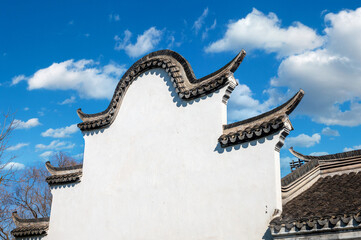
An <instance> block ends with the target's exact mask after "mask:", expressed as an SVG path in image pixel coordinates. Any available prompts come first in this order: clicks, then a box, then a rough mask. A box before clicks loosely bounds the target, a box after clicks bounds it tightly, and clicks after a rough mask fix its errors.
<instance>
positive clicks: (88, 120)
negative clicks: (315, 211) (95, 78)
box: [77, 50, 246, 130]
mask: <svg viewBox="0 0 361 240" xmlns="http://www.w3.org/2000/svg"><path fill="white" fill-rule="evenodd" d="M245 55H246V52H245V51H244V50H242V51H241V52H240V53H239V54H238V55H237V56H236V57H235V58H234V59H233V60H232V61H230V62H229V63H228V64H227V65H225V66H224V67H222V68H221V69H219V70H217V71H216V72H214V73H212V74H209V75H207V76H205V77H203V78H199V79H197V78H196V77H195V75H194V73H193V70H192V67H191V66H190V64H189V63H188V61H187V60H186V59H185V58H183V57H182V56H181V55H180V54H178V53H176V52H173V51H171V50H161V51H156V52H153V53H150V54H148V55H146V56H145V57H143V58H141V59H140V60H138V61H137V62H136V63H134V64H133V65H132V66H131V67H130V68H129V70H128V71H127V72H126V73H125V74H124V75H123V77H122V78H121V79H120V81H119V83H118V85H117V87H116V89H115V92H114V95H113V98H112V100H111V101H110V104H109V106H108V108H107V109H106V110H105V111H103V112H100V113H96V114H85V113H83V112H82V111H81V109H78V111H77V113H78V115H79V117H80V119H81V120H83V122H82V123H79V124H78V127H79V128H80V129H81V130H93V129H98V128H103V127H107V126H109V125H111V124H112V123H113V121H114V119H115V117H116V115H117V112H118V110H119V108H120V105H121V102H122V99H123V97H124V95H125V93H126V92H127V89H128V87H129V86H130V85H131V84H132V82H133V81H134V80H135V79H136V78H137V77H138V76H139V75H140V74H142V73H143V72H145V71H148V70H151V69H156V68H161V69H164V70H165V71H166V72H168V74H169V75H170V76H171V80H172V81H173V84H174V87H175V89H176V91H177V93H178V95H179V97H180V98H181V99H183V100H185V101H189V100H192V99H196V98H199V97H202V96H205V95H208V94H210V93H212V92H215V91H217V90H218V89H220V88H222V87H224V86H226V85H227V84H228V83H229V81H230V80H229V77H230V76H231V75H232V74H233V73H234V72H235V71H236V70H237V68H238V67H239V65H240V64H241V62H242V61H243V58H244V57H245ZM228 97H229V96H228Z"/></svg>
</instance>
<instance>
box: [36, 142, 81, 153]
mask: <svg viewBox="0 0 361 240" xmlns="http://www.w3.org/2000/svg"><path fill="white" fill-rule="evenodd" d="M74 146H75V144H74V143H70V142H63V141H60V140H54V141H52V142H51V143H50V144H49V145H44V144H37V145H36V146H35V148H36V149H37V150H56V151H59V150H63V149H72V148H74Z"/></svg>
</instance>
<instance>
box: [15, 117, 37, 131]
mask: <svg viewBox="0 0 361 240" xmlns="http://www.w3.org/2000/svg"><path fill="white" fill-rule="evenodd" d="M40 124H41V123H40V122H39V119H38V118H31V119H29V120H28V121H26V122H23V121H21V120H18V119H15V120H14V126H15V128H16V129H29V128H33V127H36V126H39V125H40Z"/></svg>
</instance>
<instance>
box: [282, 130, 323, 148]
mask: <svg viewBox="0 0 361 240" xmlns="http://www.w3.org/2000/svg"><path fill="white" fill-rule="evenodd" d="M320 141H321V135H320V134H318V133H315V134H313V135H312V136H309V135H307V134H303V133H302V134H300V135H298V136H296V137H288V138H286V141H285V147H287V148H288V147H305V148H308V147H312V146H314V145H316V144H317V143H319V142H320Z"/></svg>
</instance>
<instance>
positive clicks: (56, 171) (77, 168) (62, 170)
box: [45, 161, 83, 175]
mask: <svg viewBox="0 0 361 240" xmlns="http://www.w3.org/2000/svg"><path fill="white" fill-rule="evenodd" d="M45 167H46V169H47V170H48V171H49V173H50V174H51V175H64V174H69V173H79V172H82V170H83V164H77V165H74V166H65V167H55V166H53V165H51V163H50V161H47V162H46V163H45Z"/></svg>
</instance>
